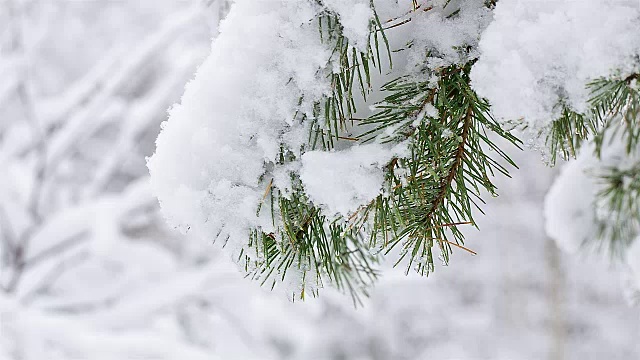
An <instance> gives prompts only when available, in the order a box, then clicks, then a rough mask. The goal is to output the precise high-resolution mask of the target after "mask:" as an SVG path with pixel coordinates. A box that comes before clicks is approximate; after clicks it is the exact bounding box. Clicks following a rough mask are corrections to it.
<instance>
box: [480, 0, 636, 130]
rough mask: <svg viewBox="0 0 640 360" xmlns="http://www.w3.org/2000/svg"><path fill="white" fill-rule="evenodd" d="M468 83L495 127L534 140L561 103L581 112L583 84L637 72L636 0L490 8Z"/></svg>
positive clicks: (518, 0)
mask: <svg viewBox="0 0 640 360" xmlns="http://www.w3.org/2000/svg"><path fill="white" fill-rule="evenodd" d="M494 16H495V19H494V21H493V22H491V24H490V25H489V27H488V28H487V29H486V31H484V33H483V34H482V39H481V41H480V47H479V51H480V59H479V60H478V62H477V63H476V64H475V65H474V67H473V70H472V73H471V78H472V82H473V87H474V88H475V90H476V91H477V92H478V93H479V95H481V96H483V97H486V98H487V99H488V100H489V102H490V103H491V105H492V112H493V114H494V115H495V116H496V117H497V118H498V119H499V120H501V121H503V122H505V123H509V122H510V121H513V122H517V124H518V125H519V126H520V127H525V126H526V127H527V135H526V136H529V137H540V138H541V139H542V141H544V139H545V136H544V135H545V134H546V133H547V131H548V127H549V125H550V124H551V123H552V122H553V121H554V120H555V119H557V118H558V117H559V114H560V111H561V110H562V107H561V106H560V105H566V106H568V107H569V108H570V109H573V110H575V111H577V112H585V111H586V110H587V101H588V100H589V93H588V91H587V90H586V85H587V83H588V82H589V81H591V80H594V79H597V78H600V77H608V76H612V75H616V74H617V73H618V72H619V75H620V76H624V74H629V73H630V72H632V71H637V66H638V64H637V62H636V61H634V57H635V56H637V55H638V54H640V21H639V20H640V2H638V1H635V0H584V1H574V0H556V1H522V0H501V1H499V2H498V4H497V6H496V9H495V13H494Z"/></svg>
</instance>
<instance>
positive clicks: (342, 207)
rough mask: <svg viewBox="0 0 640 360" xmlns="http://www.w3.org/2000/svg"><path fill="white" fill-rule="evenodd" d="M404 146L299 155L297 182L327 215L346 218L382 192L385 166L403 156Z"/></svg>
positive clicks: (314, 152) (368, 147) (380, 146)
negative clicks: (298, 176)
mask: <svg viewBox="0 0 640 360" xmlns="http://www.w3.org/2000/svg"><path fill="white" fill-rule="evenodd" d="M406 150H407V149H406V147H405V146H403V145H398V146H395V147H394V148H393V149H391V148H389V146H385V145H380V144H366V145H360V146H353V147H351V148H349V149H347V150H343V151H336V152H327V151H309V152H307V153H305V154H304V155H302V169H301V171H300V179H301V180H302V184H303V185H304V188H305V192H306V193H307V194H308V195H309V197H310V198H311V200H312V201H313V203H314V204H317V205H323V206H325V207H326V210H327V213H328V214H335V213H339V214H340V215H342V216H344V217H348V216H349V215H350V214H351V213H353V212H354V211H356V210H357V209H358V208H359V207H360V206H362V205H366V204H367V203H369V202H370V201H371V200H373V199H374V198H375V197H376V196H378V195H379V194H380V193H381V191H382V185H383V181H384V172H383V169H382V167H383V166H385V165H386V164H387V163H388V162H389V161H391V159H392V158H393V157H394V156H406V155H407V154H406V152H407V151H406Z"/></svg>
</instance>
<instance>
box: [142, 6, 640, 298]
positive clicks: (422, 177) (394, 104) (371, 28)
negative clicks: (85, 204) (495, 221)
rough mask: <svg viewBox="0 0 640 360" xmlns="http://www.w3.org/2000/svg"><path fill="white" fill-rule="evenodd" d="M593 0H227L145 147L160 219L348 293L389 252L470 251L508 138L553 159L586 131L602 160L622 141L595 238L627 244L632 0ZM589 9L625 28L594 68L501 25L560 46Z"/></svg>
mask: <svg viewBox="0 0 640 360" xmlns="http://www.w3.org/2000/svg"><path fill="white" fill-rule="evenodd" d="M587 3H588V5H585V6H587V10H596V9H598V10H599V12H598V13H596V12H595V11H593V12H587V13H586V14H585V13H584V11H582V10H584V8H583V9H582V10H580V9H577V8H576V6H581V5H576V4H575V3H574V2H571V1H569V0H559V1H557V2H554V3H553V4H552V5H549V6H547V7H545V8H540V7H539V6H531V7H529V8H525V7H523V6H524V5H522V4H520V3H519V2H518V1H517V0H502V1H500V2H498V3H496V2H495V1H484V0H467V1H451V0H449V1H436V0H434V1H417V0H413V1H399V2H398V3H397V4H396V3H395V2H388V1H372V0H371V1H369V0H366V1H365V0H353V1H342V0H324V1H321V0H313V1H311V0H300V1H285V0H273V1H260V2H255V1H250V0H237V1H236V2H235V3H234V4H233V6H232V8H231V10H230V13H229V14H228V17H227V19H226V20H225V21H224V23H223V24H222V26H221V29H220V35H219V37H218V38H217V39H216V40H214V43H213V46H212V54H211V55H210V56H209V58H208V59H207V60H206V61H205V63H204V64H203V65H202V66H201V68H200V69H199V71H198V73H197V74H196V77H195V79H194V80H193V81H192V82H191V83H190V84H189V85H188V86H187V88H186V92H185V95H184V97H183V99H182V102H181V104H179V105H177V106H176V107H174V108H173V109H172V110H171V113H170V119H169V121H168V122H166V123H165V124H164V125H163V131H162V133H161V134H160V136H159V137H158V141H157V151H156V154H154V156H153V157H151V158H150V160H149V169H150V171H151V175H152V184H153V186H154V189H155V192H156V195H157V196H158V198H159V200H160V203H161V206H162V210H163V213H164V214H165V216H166V217H167V219H168V221H169V222H170V223H171V224H172V225H174V226H175V227H177V228H179V229H181V230H183V231H184V232H192V233H194V234H195V235H196V236H198V237H202V238H205V239H209V240H211V241H218V242H220V243H221V244H223V245H224V247H225V249H226V250H227V251H229V252H230V254H231V255H232V257H233V258H234V260H236V261H237V262H238V263H239V264H240V265H241V267H242V268H243V269H244V271H246V273H247V274H248V275H249V276H250V277H252V278H254V279H257V280H259V281H260V282H261V283H262V284H264V285H266V286H269V287H271V288H283V289H284V291H285V292H286V293H287V294H288V296H289V297H290V298H291V299H293V300H295V299H300V298H302V299H303V298H305V296H307V295H313V296H315V295H317V294H318V290H319V289H320V288H322V287H324V286H325V285H331V286H335V287H337V288H338V289H340V290H343V291H346V292H348V293H350V294H351V295H352V296H353V298H354V300H355V301H359V300H360V296H361V295H363V294H364V295H366V294H367V291H368V289H369V288H370V285H371V284H373V282H374V281H375V279H376V278H377V277H378V271H377V266H378V263H379V261H380V260H381V257H383V256H395V257H397V259H394V261H395V264H396V265H402V266H403V267H405V268H406V270H407V271H410V270H412V269H413V270H415V271H416V272H418V273H420V274H423V275H428V274H429V273H430V272H432V271H434V269H435V263H436V259H439V260H440V261H442V262H444V263H448V262H449V260H450V255H451V254H452V252H454V251H462V252H469V253H474V252H473V250H472V249H471V248H469V247H467V246H466V245H464V237H463V234H462V232H461V229H460V227H462V226H475V222H474V214H475V213H476V212H477V211H480V212H481V211H482V210H481V205H482V203H483V201H482V196H483V195H490V196H496V195H497V194H496V187H495V186H494V184H493V183H492V178H493V177H494V175H496V174H503V175H508V171H507V170H508V169H507V167H514V166H515V164H514V163H513V161H511V159H509V157H508V156H507V151H509V149H507V148H505V147H513V146H514V145H515V147H518V146H519V144H520V140H518V138H516V137H515V136H514V135H513V134H512V132H513V133H514V134H515V133H518V134H520V135H521V136H524V137H525V138H527V144H528V145H530V146H533V147H534V148H538V149H540V150H541V151H542V152H543V153H544V154H545V155H546V157H547V159H548V160H549V163H551V164H553V163H554V162H555V161H556V155H557V154H560V155H562V156H563V157H570V156H576V155H577V154H578V153H579V149H580V146H581V145H582V144H583V142H585V141H589V143H590V144H594V145H593V146H592V147H593V150H594V151H595V153H594V154H595V155H594V157H595V158H596V159H600V158H606V157H603V156H602V154H603V152H605V153H606V152H607V151H609V150H608V149H610V148H614V147H615V146H612V145H611V143H620V142H624V144H625V146H624V147H623V148H624V154H625V159H626V161H625V164H626V163H628V162H631V163H633V164H632V166H627V167H620V166H613V167H610V166H609V165H611V164H610V163H609V164H604V165H603V166H602V168H603V169H604V168H606V169H607V170H606V171H605V172H601V173H599V174H598V175H597V176H595V177H594V179H600V181H601V182H603V183H605V186H604V187H602V188H601V189H600V191H599V192H597V191H596V193H595V194H594V197H593V198H594V201H593V204H592V205H594V207H593V209H596V210H598V209H599V210H598V211H599V213H602V214H605V216H604V217H600V218H599V220H600V221H599V222H598V223H599V224H600V229H599V231H593V232H592V235H593V236H592V238H593V239H604V240H606V241H608V243H609V244H623V245H622V246H621V247H622V248H625V247H627V246H628V245H629V244H630V243H632V241H633V239H634V238H635V236H636V235H637V230H638V225H637V224H638V216H639V213H638V208H637V205H636V200H637V192H638V185H637V184H636V183H637V182H638V169H640V165H638V164H635V163H634V160H633V159H635V153H636V152H637V148H638V138H639V137H640V130H638V129H639V128H638V126H637V123H636V122H637V118H638V111H637V110H638V102H639V101H640V100H639V98H638V87H637V79H638V75H637V74H638V71H637V67H638V64H639V63H640V62H639V61H638V54H640V51H639V49H640V42H639V41H636V40H635V39H636V38H640V36H638V35H640V31H639V30H638V26H636V25H635V23H634V22H633V21H634V20H637V18H634V17H633V14H635V15H636V16H638V14H640V9H638V7H639V6H640V5H639V6H636V5H633V3H625V2H615V1H607V0H593V1H589V2H587ZM549 14H552V15H553V14H564V15H565V16H567V17H570V18H572V19H573V20H574V21H573V24H574V25H572V26H574V28H568V29H567V28H562V26H566V24H564V23H563V22H559V23H557V24H555V23H553V21H551V22H550V23H545V22H544V21H543V20H540V19H545V17H544V15H549ZM623 15H624V16H623ZM593 17H596V18H598V17H604V18H605V20H618V22H617V23H616V25H608V26H609V27H613V29H610V28H606V29H603V33H605V34H606V33H609V32H612V31H618V32H620V31H622V32H623V34H624V35H623V36H622V39H621V41H619V42H618V43H616V44H615V45H614V50H615V51H612V49H611V46H609V48H608V49H604V48H605V46H604V40H603V39H601V38H599V37H594V38H593V39H592V40H593V41H592V46H593V47H595V49H596V50H598V51H599V52H598V51H595V54H596V55H597V54H603V55H602V59H599V60H601V61H600V62H599V63H598V66H591V65H589V66H587V65H584V60H582V59H580V55H581V54H580V53H579V52H580V51H583V50H581V48H580V47H579V45H578V44H574V45H573V47H571V46H569V47H568V48H567V46H566V45H567V44H562V45H563V46H564V47H565V48H564V49H563V50H564V51H565V54H564V55H563V56H565V58H561V59H563V60H564V61H565V62H564V63H563V62H561V61H560V62H559V61H558V58H557V56H556V53H557V48H553V45H552V44H551V45H549V44H546V43H545V44H542V45H540V44H533V45H536V46H538V47H541V46H542V50H545V48H544V46H549V47H550V48H549V49H548V54H547V55H546V56H545V55H544V54H542V55H540V54H536V55H534V56H531V55H530V52H529V51H528V50H529V48H528V47H527V46H529V45H531V44H526V43H525V44H520V43H519V42H522V41H525V42H526V41H534V42H535V41H537V40H535V39H534V38H527V37H526V36H525V37H517V36H515V35H513V34H511V33H510V32H509V31H511V30H512V29H510V27H518V29H520V31H523V32H524V33H525V34H526V32H527V31H539V27H541V26H542V27H548V29H546V28H545V29H546V30H547V31H556V30H557V31H560V33H559V36H558V39H559V41H560V43H562V39H563V36H564V37H567V38H572V37H573V38H575V36H577V35H576V34H575V33H578V35H579V34H580V31H582V29H581V28H580V26H585V27H586V26H590V24H589V21H591V20H593V19H592V18H593ZM532 19H533V20H532ZM598 20H602V19H598ZM536 21H537V22H536ZM598 23H602V22H598ZM605 23H606V24H609V23H610V22H605ZM522 24H528V25H527V26H529V28H526V27H524V28H521V26H522ZM576 24H577V25H576ZM554 26H558V27H560V29H559V30H558V29H555V30H554V28H553V27H554ZM627 33H629V34H630V35H633V36H627ZM634 36H635V37H634ZM523 39H524V40H523ZM598 41H600V42H598ZM543 45H544V46H543ZM601 48H602V49H601ZM523 54H524V55H529V56H528V57H527V56H524V55H523ZM549 54H550V55H549ZM612 54H613V55H612ZM514 59H515V60H514ZM554 66H555V67H556V68H554ZM558 66H559V67H560V73H561V75H562V76H555V75H554V76H548V74H550V73H552V72H553V71H556V72H557V71H558V70H557V67H558ZM554 69H555V70H554ZM511 70H517V71H511ZM534 70H536V71H534ZM539 70H543V71H542V72H540V71H539ZM545 74H547V75H545ZM535 76H542V80H538V79H536V78H535ZM576 84H582V85H581V86H580V87H577V86H576ZM514 85H517V86H519V87H516V88H514ZM529 86H530V87H531V89H532V90H534V91H536V92H535V93H532V94H534V96H531V97H527V94H528V92H527V90H526V89H527V88H528V87H529ZM523 89H524V90H523ZM585 94H590V95H589V96H588V97H587V95H585ZM518 106H522V108H519V107H518ZM505 129H508V130H510V131H511V132H510V131H506V130H505ZM505 140H506V141H505ZM498 144H500V145H498ZM505 144H507V145H505ZM590 146H591V145H590ZM589 149H591V148H590V147H589ZM583 152H584V151H583ZM617 165H620V164H617ZM607 166H609V167H607ZM584 176H589V175H588V174H586V175H584ZM594 181H595V180H594ZM547 203H548V204H549V203H550V202H549V201H548V202H547ZM598 204H600V206H599V208H598ZM594 211H595V210H594ZM549 229H550V230H549V232H550V233H553V232H554V228H553V227H550V228H549ZM583 240H584V239H583ZM612 246H613V247H617V245H612Z"/></svg>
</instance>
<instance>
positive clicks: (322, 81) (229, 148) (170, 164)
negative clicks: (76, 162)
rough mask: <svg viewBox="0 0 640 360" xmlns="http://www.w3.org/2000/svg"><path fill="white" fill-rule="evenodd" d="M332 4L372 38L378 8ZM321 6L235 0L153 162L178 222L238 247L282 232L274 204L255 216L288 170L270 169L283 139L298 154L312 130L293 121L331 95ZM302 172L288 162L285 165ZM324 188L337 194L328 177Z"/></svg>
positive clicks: (358, 195) (358, 33) (158, 187)
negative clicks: (259, 233) (255, 234)
mask: <svg viewBox="0 0 640 360" xmlns="http://www.w3.org/2000/svg"><path fill="white" fill-rule="evenodd" d="M329 3H330V5H331V6H333V7H334V8H335V11H336V13H337V14H338V15H339V16H340V17H341V18H342V19H347V21H346V23H345V31H346V32H347V33H349V32H350V33H352V34H353V36H354V37H358V38H357V39H355V40H354V41H355V42H356V43H357V42H362V41H366V38H365V37H362V36H363V35H368V34H364V32H365V31H368V30H367V26H368V23H369V20H370V16H371V10H370V9H369V8H368V7H367V11H364V10H363V9H361V7H362V5H363V4H364V2H362V1H360V2H357V1H356V2H353V4H352V5H345V4H342V3H341V2H338V1H333V2H329ZM321 11H323V9H322V8H321V7H320V6H319V5H317V4H312V2H307V1H286V0H274V1H254V0H238V1H236V2H235V3H234V5H233V7H232V9H231V10H230V13H229V14H228V16H227V18H226V19H225V20H224V21H223V22H222V24H221V26H220V35H219V37H218V38H217V39H216V40H214V42H213V45H212V52H211V55H210V56H209V57H208V58H207V60H206V61H205V62H204V63H203V64H202V66H201V67H200V68H199V70H198V72H197V74H196V77H195V79H194V80H193V81H192V82H191V83H189V84H188V85H187V87H186V91H185V94H184V96H183V98H182V101H181V103H180V104H179V105H176V106H175V107H174V108H172V109H171V110H170V117H169V120H168V121H167V122H165V123H164V124H163V129H162V132H161V134H160V135H159V137H158V139H157V149H156V153H155V154H154V155H153V156H152V157H151V158H150V159H149V160H148V166H149V170H150V173H151V182H152V187H153V190H154V192H155V194H156V196H157V197H158V199H159V201H160V204H161V207H162V212H163V214H164V216H165V217H166V218H167V220H168V221H169V223H170V224H171V225H173V226H175V227H177V228H178V229H180V230H182V231H183V232H186V231H190V232H192V233H195V234H196V235H198V236H200V237H202V238H205V239H208V240H210V241H212V240H214V239H215V238H217V237H221V238H223V239H224V238H228V242H227V244H228V245H229V246H228V248H230V250H231V251H232V253H237V252H238V251H240V250H241V249H242V248H243V246H245V245H246V244H247V241H248V237H249V233H250V230H251V229H254V228H259V229H262V230H263V231H265V232H267V233H269V232H276V231H275V227H274V224H273V222H272V219H271V214H270V212H269V211H262V212H261V213H260V214H259V215H256V212H257V209H258V207H259V204H260V203H261V202H262V201H263V197H264V194H265V189H267V187H268V182H269V178H270V177H272V176H273V177H278V175H282V174H283V170H282V168H284V167H282V168H281V169H278V168H276V169H273V166H274V165H273V164H275V163H276V159H277V157H278V155H279V153H280V148H281V146H283V147H285V148H288V149H290V150H291V151H294V153H295V155H296V157H297V158H298V159H299V158H300V155H301V154H300V149H301V148H303V145H304V144H306V141H307V139H308V134H309V132H308V131H309V130H308V128H307V125H306V124H305V123H303V122H300V121H299V120H294V119H295V114H296V113H298V114H300V113H302V114H306V115H307V117H309V118H311V117H313V111H312V110H313V105H314V103H317V102H319V101H321V100H322V99H323V98H324V97H326V96H327V95H329V94H330V92H331V88H330V83H329V79H328V76H327V74H328V73H330V72H331V71H332V69H333V67H332V64H331V63H330V62H331V59H330V58H331V50H332V49H331V48H330V44H325V43H322V40H321V38H320V36H319V34H318V25H317V23H315V22H314V19H315V18H316V17H317V16H318V15H319V13H320V12H321ZM301 99H302V100H301ZM362 149H365V148H364V147H363V148H362ZM296 151H297V152H296ZM358 151H359V150H353V152H358ZM332 156H336V155H335V154H332ZM338 157H339V156H338ZM307 159H314V157H313V155H309V157H307ZM366 160H367V161H370V163H369V164H366V165H370V164H371V163H381V161H379V160H378V161H376V160H374V159H372V158H371V157H370V156H369V157H367V158H366ZM312 162H313V161H312V160H311V161H307V166H306V167H304V169H305V174H306V176H305V179H306V180H307V181H308V184H309V185H310V186H311V187H313V186H314V185H317V183H315V182H314V181H315V179H313V178H310V177H309V174H314V172H313V170H311V169H309V167H308V164H309V163H312ZM318 165H319V166H325V163H319V164H318ZM338 168H340V167H339V166H338ZM298 169H299V166H297V165H296V164H289V165H288V166H287V167H286V169H285V170H284V172H286V171H289V170H291V171H294V172H295V171H297V170H298ZM326 173H327V170H326V169H325V170H323V169H319V170H318V174H320V175H324V174H326ZM353 175H354V176H355V177H353V176H349V180H348V181H352V180H354V179H355V180H357V181H363V182H365V183H366V184H367V187H369V186H373V187H374V190H375V191H379V189H380V187H381V183H382V180H381V179H380V177H379V176H378V174H377V173H375V172H373V173H371V174H368V173H367V175H371V176H372V177H369V176H366V175H365V174H364V173H363V172H358V171H356V173H355V174H353ZM340 176H341V177H343V176H344V174H340ZM283 178H285V179H286V178H287V176H284V177H283V176H279V177H278V178H276V179H274V184H275V185H276V186H281V187H282V188H283V189H282V190H285V191H286V187H287V184H283V183H282V179H283ZM343 178H344V177H343ZM344 179H346V178H344ZM372 181H373V182H378V184H377V188H376V187H375V186H374V184H372ZM324 189H325V191H327V192H329V191H332V189H330V188H328V187H327V185H326V184H325V185H324ZM351 190H352V191H354V192H355V193H354V195H353V196H348V197H349V198H350V199H361V200H363V201H364V200H367V199H368V198H369V197H368V195H370V194H368V193H366V194H364V193H362V192H361V190H360V187H352V189H351ZM318 191H319V190H318ZM367 191H368V190H367ZM365 195H366V196H365ZM318 200H320V201H321V202H323V201H324V200H325V199H323V198H318ZM329 203H330V201H329ZM319 205H320V204H319ZM337 208H338V209H339V210H338V211H341V210H344V208H343V207H339V206H338V207H337ZM277 225H278V224H277V223H276V224H275V226H277Z"/></svg>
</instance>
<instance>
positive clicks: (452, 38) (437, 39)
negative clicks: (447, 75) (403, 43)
mask: <svg viewBox="0 0 640 360" xmlns="http://www.w3.org/2000/svg"><path fill="white" fill-rule="evenodd" d="M428 5H430V7H432V9H431V10H428V11H417V12H416V15H415V16H414V18H412V21H411V23H410V26H411V35H410V36H411V37H413V46H412V47H411V48H410V49H409V54H408V55H407V58H408V65H407V66H408V67H409V69H422V68H424V67H425V65H426V66H429V68H431V69H437V68H440V67H447V66H449V65H452V64H461V63H466V62H467V61H468V60H469V59H470V58H473V57H475V56H476V55H477V54H475V49H476V48H477V43H478V41H479V40H480V34H481V33H482V31H483V30H484V29H485V28H486V27H487V25H488V24H489V22H490V21H491V19H492V16H491V11H490V10H489V9H487V8H486V7H485V6H484V1H482V0H470V1H462V2H461V1H455V2H452V3H451V4H449V5H446V2H445V1H434V2H433V3H428ZM445 5H446V7H445ZM425 8H427V5H425ZM458 8H459V9H460V12H459V13H458V14H457V15H456V16H453V17H449V16H450V15H451V13H452V12H453V11H454V10H455V9H458ZM466 47H469V48H470V49H472V51H471V53H468V52H466V51H465V50H464V49H465V48H466ZM425 55H426V59H425Z"/></svg>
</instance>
